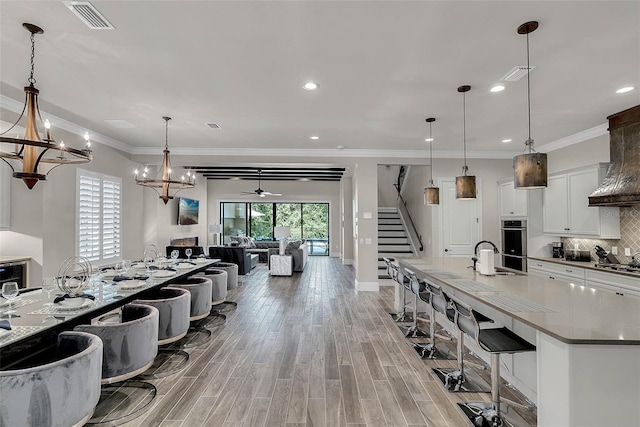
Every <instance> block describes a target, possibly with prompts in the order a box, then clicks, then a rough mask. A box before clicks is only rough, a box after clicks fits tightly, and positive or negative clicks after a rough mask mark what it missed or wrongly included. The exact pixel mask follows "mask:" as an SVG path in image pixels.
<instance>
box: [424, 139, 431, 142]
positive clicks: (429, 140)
mask: <svg viewBox="0 0 640 427" xmlns="http://www.w3.org/2000/svg"><path fill="white" fill-rule="evenodd" d="M425 141H427V142H433V138H427V139H425Z"/></svg>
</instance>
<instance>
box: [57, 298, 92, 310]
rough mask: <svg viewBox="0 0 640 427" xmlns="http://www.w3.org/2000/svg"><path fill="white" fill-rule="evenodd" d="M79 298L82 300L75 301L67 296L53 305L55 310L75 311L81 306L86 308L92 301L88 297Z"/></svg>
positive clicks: (80, 308)
mask: <svg viewBox="0 0 640 427" xmlns="http://www.w3.org/2000/svg"><path fill="white" fill-rule="evenodd" d="M80 299H82V302H78V301H76V299H75V298H72V299H69V298H67V299H64V300H62V301H60V302H57V303H55V304H54V306H55V308H56V310H57V311H75V310H82V309H83V308H87V307H89V306H90V305H91V304H93V301H92V300H90V299H89V298H80Z"/></svg>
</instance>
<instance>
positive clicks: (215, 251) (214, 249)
mask: <svg viewBox="0 0 640 427" xmlns="http://www.w3.org/2000/svg"><path fill="white" fill-rule="evenodd" d="M209 258H218V259H220V261H223V262H232V263H234V264H238V274H240V275H243V276H244V275H245V274H249V272H250V271H251V268H252V265H251V254H250V253H249V252H247V251H246V248H241V247H238V246H209Z"/></svg>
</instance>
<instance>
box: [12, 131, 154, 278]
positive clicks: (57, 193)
mask: <svg viewBox="0 0 640 427" xmlns="http://www.w3.org/2000/svg"><path fill="white" fill-rule="evenodd" d="M57 137H58V139H61V138H64V139H65V140H68V141H74V140H76V139H77V136H75V135H69V134H67V135H65V134H63V133H62V132H60V134H59V135H57ZM74 145H77V144H74ZM93 150H94V152H93V155H94V160H93V161H92V162H91V163H86V164H83V165H79V166H77V167H79V168H82V169H86V170H90V171H94V172H99V173H104V174H108V175H112V176H117V177H121V178H122V224H121V227H122V228H121V232H122V255H123V257H124V258H140V257H141V256H142V252H143V248H144V246H143V239H142V236H143V234H142V231H143V222H144V220H145V219H144V218H143V215H142V212H143V201H142V199H143V192H142V187H140V186H138V185H136V184H135V182H134V181H133V175H132V171H133V170H134V169H135V167H136V166H137V164H135V163H133V162H132V161H131V160H129V159H128V158H127V157H126V156H125V155H123V154H122V153H121V152H119V151H117V150H113V149H111V148H109V147H106V146H103V145H100V144H94V146H93ZM75 227H76V166H73V165H63V166H60V167H58V168H56V169H54V170H53V171H52V172H51V173H50V174H49V176H48V178H47V180H46V181H41V182H39V183H38V184H37V185H36V186H35V187H34V188H33V189H32V190H28V189H27V187H26V186H25V185H24V183H23V182H22V181H20V180H18V179H12V182H11V227H10V231H0V255H2V256H14V255H19V256H29V257H31V258H32V261H31V264H30V271H29V272H30V282H31V283H30V285H31V286H39V285H40V282H41V280H42V277H43V276H45V277H46V276H53V275H55V274H57V272H58V268H59V266H60V264H61V263H62V261H64V260H65V259H66V258H67V257H69V256H73V255H75V250H76V248H75Z"/></svg>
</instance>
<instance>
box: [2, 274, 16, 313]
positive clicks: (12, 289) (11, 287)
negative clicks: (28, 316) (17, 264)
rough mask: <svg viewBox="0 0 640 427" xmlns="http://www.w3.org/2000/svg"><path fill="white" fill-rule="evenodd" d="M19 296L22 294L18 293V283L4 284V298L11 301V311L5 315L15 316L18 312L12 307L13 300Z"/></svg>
mask: <svg viewBox="0 0 640 427" xmlns="http://www.w3.org/2000/svg"><path fill="white" fill-rule="evenodd" d="M19 294H20V293H19V292H18V283H16V282H6V283H3V284H2V296H3V297H4V298H5V299H6V300H8V301H9V310H7V311H6V312H5V314H13V313H15V312H16V311H15V310H13V307H12V306H11V304H12V303H13V299H14V298H15V297H17V296H18V295H19ZM9 317H11V316H9Z"/></svg>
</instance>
